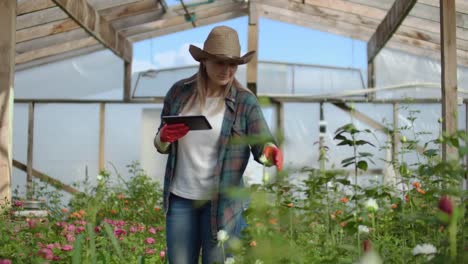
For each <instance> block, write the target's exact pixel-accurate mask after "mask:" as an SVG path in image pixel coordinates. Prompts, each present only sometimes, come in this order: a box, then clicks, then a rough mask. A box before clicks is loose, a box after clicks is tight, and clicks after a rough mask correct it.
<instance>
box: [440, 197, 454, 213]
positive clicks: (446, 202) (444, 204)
mask: <svg viewBox="0 0 468 264" xmlns="http://www.w3.org/2000/svg"><path fill="white" fill-rule="evenodd" d="M439 209H440V210H441V211H442V212H444V213H446V214H448V215H452V212H453V204H452V201H450V199H449V198H448V197H447V196H442V197H441V198H440V200H439Z"/></svg>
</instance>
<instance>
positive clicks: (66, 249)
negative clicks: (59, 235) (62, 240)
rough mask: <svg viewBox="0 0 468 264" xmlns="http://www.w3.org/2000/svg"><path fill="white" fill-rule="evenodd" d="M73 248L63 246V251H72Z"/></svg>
mask: <svg viewBox="0 0 468 264" xmlns="http://www.w3.org/2000/svg"><path fill="white" fill-rule="evenodd" d="M72 250H73V246H72V245H63V246H62V251H72Z"/></svg>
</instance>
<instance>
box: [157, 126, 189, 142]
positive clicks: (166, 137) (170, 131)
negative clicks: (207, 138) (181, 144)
mask: <svg viewBox="0 0 468 264" xmlns="http://www.w3.org/2000/svg"><path fill="white" fill-rule="evenodd" d="M189 130H190V129H189V127H188V126H187V125H185V124H182V123H181V124H164V125H163V127H162V128H161V131H160V132H159V138H160V139H161V142H169V143H172V142H174V141H177V140H179V139H180V138H181V137H183V136H185V135H187V133H188V132H189Z"/></svg>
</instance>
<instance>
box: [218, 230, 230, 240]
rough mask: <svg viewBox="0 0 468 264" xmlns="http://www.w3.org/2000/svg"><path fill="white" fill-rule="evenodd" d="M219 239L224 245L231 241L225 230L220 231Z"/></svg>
mask: <svg viewBox="0 0 468 264" xmlns="http://www.w3.org/2000/svg"><path fill="white" fill-rule="evenodd" d="M217 237H218V241H219V242H220V243H224V242H226V241H227V240H228V239H229V235H228V233H227V232H226V231H224V230H219V231H218V234H217Z"/></svg>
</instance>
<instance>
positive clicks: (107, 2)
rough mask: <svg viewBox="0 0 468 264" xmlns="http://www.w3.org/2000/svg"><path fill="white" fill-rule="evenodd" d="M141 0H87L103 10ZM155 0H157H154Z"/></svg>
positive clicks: (97, 8)
mask: <svg viewBox="0 0 468 264" xmlns="http://www.w3.org/2000/svg"><path fill="white" fill-rule="evenodd" d="M138 1H141V0H88V2H89V3H90V4H91V5H92V6H93V7H94V8H95V9H96V10H103V9H107V8H110V7H115V6H125V5H128V4H131V3H134V2H138ZM154 1H157V0H154Z"/></svg>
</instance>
